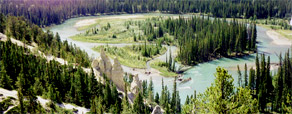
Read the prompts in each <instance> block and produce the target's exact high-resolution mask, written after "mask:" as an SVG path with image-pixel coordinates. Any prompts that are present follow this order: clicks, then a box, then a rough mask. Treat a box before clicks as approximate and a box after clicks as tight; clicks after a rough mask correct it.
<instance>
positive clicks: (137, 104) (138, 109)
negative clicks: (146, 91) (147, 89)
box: [133, 92, 144, 114]
mask: <svg viewBox="0 0 292 114" xmlns="http://www.w3.org/2000/svg"><path fill="white" fill-rule="evenodd" d="M133 111H134V112H135V113H138V114H142V113H144V102H143V96H142V94H141V92H139V93H138V95H137V96H136V98H135V100H134V104H133Z"/></svg>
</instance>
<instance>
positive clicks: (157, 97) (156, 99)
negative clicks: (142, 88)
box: [154, 93, 159, 104]
mask: <svg viewBox="0 0 292 114" xmlns="http://www.w3.org/2000/svg"><path fill="white" fill-rule="evenodd" d="M154 101H155V102H156V103H157V104H159V94H158V93H156V95H155V100H154Z"/></svg>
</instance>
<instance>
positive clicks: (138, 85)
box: [131, 75, 142, 94]
mask: <svg viewBox="0 0 292 114" xmlns="http://www.w3.org/2000/svg"><path fill="white" fill-rule="evenodd" d="M139 90H142V81H141V80H139V77H138V75H135V76H134V77H133V82H132V83H131V91H132V92H133V93H134V94H137V93H138V92H139Z"/></svg>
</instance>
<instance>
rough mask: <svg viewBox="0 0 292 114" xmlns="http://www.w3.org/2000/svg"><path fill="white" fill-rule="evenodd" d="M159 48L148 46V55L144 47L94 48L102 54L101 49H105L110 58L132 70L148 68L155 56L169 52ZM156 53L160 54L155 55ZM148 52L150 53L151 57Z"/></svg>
mask: <svg viewBox="0 0 292 114" xmlns="http://www.w3.org/2000/svg"><path fill="white" fill-rule="evenodd" d="M158 47H159V46H156V45H151V46H150V45H147V53H146V54H145V50H144V48H143V46H142V45H132V46H125V47H121V48H118V47H111V46H98V47H94V48H93V50H95V51H98V52H100V49H101V48H104V50H105V53H106V54H107V55H108V56H109V57H111V58H115V57H116V58H117V59H118V60H119V61H120V63H121V64H122V65H125V66H128V67H131V68H146V62H147V61H149V60H151V59H152V58H153V57H155V56H158V55H160V54H163V53H165V52H166V50H167V49H166V48H165V47H161V48H158ZM157 49H158V50H157ZM154 51H155V52H157V51H158V52H157V53H154ZM148 52H150V55H149V53H148ZM151 53H152V54H151Z"/></svg>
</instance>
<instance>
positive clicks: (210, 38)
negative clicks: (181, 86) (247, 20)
mask: <svg viewBox="0 0 292 114" xmlns="http://www.w3.org/2000/svg"><path fill="white" fill-rule="evenodd" d="M156 26H157V27H156V28H158V30H156V31H154V26H152V25H151V24H150V25H149V27H148V28H146V29H145V31H146V35H147V36H163V34H165V33H168V34H170V35H172V36H174V37H175V39H177V41H176V42H178V46H179V52H178V56H177V58H178V60H179V61H180V62H181V63H182V64H187V65H192V64H197V63H200V62H204V61H209V60H213V59H214V58H218V57H229V56H238V55H244V54H248V53H249V52H253V51H256V36H257V35H256V34H257V33H256V32H257V31H256V24H255V23H252V24H251V26H249V27H247V26H246V24H244V23H240V22H237V21H236V20H235V19H233V21H231V22H227V21H226V20H225V19H223V20H222V19H214V20H210V19H209V17H207V19H204V17H202V18H200V17H192V18H188V19H185V18H182V17H180V18H178V19H171V18H169V19H166V20H163V21H161V22H160V23H158V24H156ZM151 28H152V29H151ZM154 38H155V37H154Z"/></svg>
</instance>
